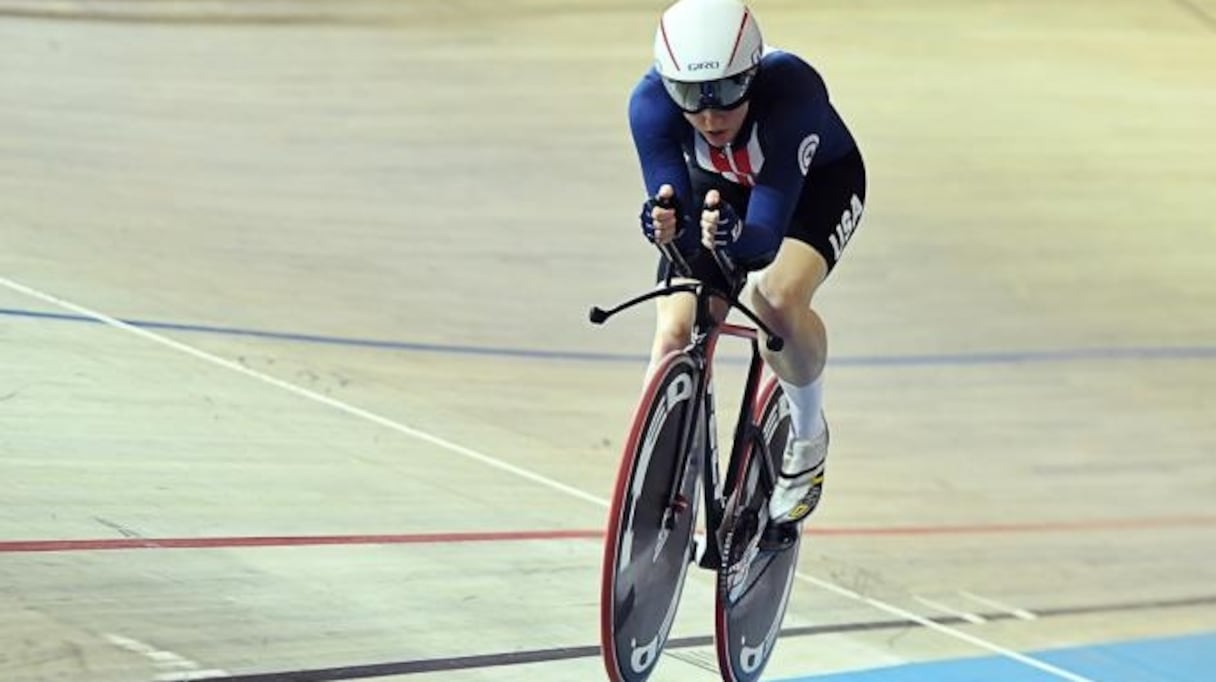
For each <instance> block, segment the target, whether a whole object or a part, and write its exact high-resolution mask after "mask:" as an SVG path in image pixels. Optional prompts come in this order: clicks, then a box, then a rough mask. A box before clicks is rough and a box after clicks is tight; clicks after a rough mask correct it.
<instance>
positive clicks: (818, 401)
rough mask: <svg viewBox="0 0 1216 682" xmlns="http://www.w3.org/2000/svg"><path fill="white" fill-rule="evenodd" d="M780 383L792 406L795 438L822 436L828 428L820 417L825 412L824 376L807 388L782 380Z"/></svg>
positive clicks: (791, 413) (791, 424) (791, 422)
mask: <svg viewBox="0 0 1216 682" xmlns="http://www.w3.org/2000/svg"><path fill="white" fill-rule="evenodd" d="M778 381H780V382H781V390H783V391H785V397H786V399H787V400H788V401H789V404H790V426H791V427H792V428H793V429H794V436H793V437H794V438H801V439H806V440H809V439H811V438H816V437H818V436H820V435H822V434H823V431H824V429H826V428H827V424H825V423H824V421H823V419H822V418H821V416H820V415H821V413H822V412H823V375H822V374H821V375H819V378H818V379H815V380H814V381H812V382H811V383H809V384H807V385H806V386H795V385H793V384H791V383H789V382H787V381H785V380H784V379H781V378H778Z"/></svg>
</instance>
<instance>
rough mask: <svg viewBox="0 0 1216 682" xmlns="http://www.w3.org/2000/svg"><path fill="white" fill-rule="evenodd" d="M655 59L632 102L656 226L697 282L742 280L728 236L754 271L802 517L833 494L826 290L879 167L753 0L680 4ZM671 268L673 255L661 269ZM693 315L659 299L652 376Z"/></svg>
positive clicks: (783, 511)
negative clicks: (817, 303) (869, 174)
mask: <svg viewBox="0 0 1216 682" xmlns="http://www.w3.org/2000/svg"><path fill="white" fill-rule="evenodd" d="M654 60H655V64H654V67H653V68H651V69H650V70H649V71H648V72H647V73H646V75H645V76H643V78H642V79H641V82H639V83H638V85H637V87H636V88H635V89H634V90H633V93H632V95H631V97H630V101H629V123H630V128H631V131H632V134H633V140H634V144H635V146H636V147H637V153H638V158H639V161H640V165H641V171H642V176H643V180H644V183H645V187H646V192H647V195H648V197H650V198H649V199H648V200H647V201H646V202H645V204H644V205H643V208H642V213H641V216H640V218H641V226H642V231H643V233H644V234H645V235H646V237H647V238H648V239H650V240H651V241H652V242H655V243H659V244H667V243H674V245H675V246H676V247H677V248H678V249H679V250H680V251H681V252H682V253H683V254H684V255H685V256H686V257H687V258H688V259H689V263H690V265H691V267H692V270H693V277H694V278H695V279H697V280H700V281H706V282H710V283H713V284H716V285H717V286H719V287H720V288H726V287H727V286H728V284H727V283H726V282H725V279H724V277H723V275H722V274H721V272H720V271H719V269H718V267H717V265H716V262H715V260H714V259H713V257H712V254H711V253H710V252H709V251H708V250H707V249H712V248H714V247H718V248H721V249H724V250H725V251H726V252H727V253H728V255H730V256H731V257H732V259H733V261H734V262H735V264H736V266H737V267H740V268H742V269H744V270H747V271H755V272H753V274H752V276H751V277H750V278H749V283H748V286H747V287H746V288H745V289H744V290H743V292H742V294H741V297H742V300H743V301H744V302H746V303H749V304H750V305H751V307H752V308H753V310H755V311H756V313H757V314H758V315H759V316H760V317H761V318H762V319H763V320H764V321H765V322H766V323H767V324H768V325H770V326H771V327H772V329H773V331H774V333H776V334H779V335H781V336H783V337H784V338H785V348H784V349H783V350H782V351H780V352H771V351H768V350H767V349H766V348H765V346H764V344H761V349H762V351H763V353H764V359H765V361H766V363H767V364H768V366H769V367H770V368H771V369H772V370H773V372H774V373H775V374H776V375H777V378H778V380H779V381H780V382H781V387H782V389H783V390H784V392H785V395H786V397H787V399H788V402H789V408H790V418H791V427H792V433H791V436H790V438H789V440H788V442H787V447H786V451H785V453H784V455H783V459H782V465H781V473H780V477H779V480H778V483H777V488H776V490H775V492H774V494H773V497H772V499H771V500H770V502H769V514H770V517H771V518H772V519H773V521H775V522H777V523H796V522H799V521H801V520H802V519H804V518H805V517H806V516H807V515H809V514H810V513H811V512H812V511H813V510H814V509H815V507H816V505H817V504H818V502H819V498H820V495H821V493H822V486H823V473H824V464H825V460H826V457H827V447H828V428H827V421H826V418H825V417H824V414H823V378H822V373H823V368H824V363H825V359H826V355H827V333H826V331H825V328H824V323H823V320H822V319H821V318H820V317H819V315H818V314H817V313H816V312H815V311H814V310H813V309H812V300H813V298H814V295H815V292H816V290H817V289H818V288H819V286H820V284H822V282H823V281H824V279H825V278H826V277H827V275H828V273H830V272H831V270H832V268H833V267H834V266H835V265H836V263H837V262H838V261H839V260H840V257H841V254H842V252H843V250H844V248H845V245H846V244H847V243H848V241H849V239H850V238H851V237H852V236H853V233H854V231H855V230H856V229H857V226H858V222H859V220H860V219H861V214H862V210H863V204H864V201H865V190H866V174H865V166H864V164H863V162H862V158H861V154H860V152H859V151H858V149H857V145H856V144H855V142H854V140H853V136H852V134H851V133H850V132H849V130H848V128H847V127H846V126H845V124H844V122H843V121H842V120H841V117H840V115H839V114H838V113H837V111H836V109H835V108H834V107H833V106H832V104H831V102H830V101H829V99H828V92H827V89H826V87H825V85H824V81H823V79H822V78H821V77H820V75H819V73H818V72H817V71H816V70H815V69H814V68H813V67H812V66H811V65H809V64H808V63H807V62H806V61H804V60H803V59H801V58H799V57H798V56H796V55H794V54H792V53H789V52H784V51H780V50H776V49H772V48H768V47H766V46H765V45H764V42H763V39H762V37H761V34H760V28H759V26H758V25H757V23H756V19H755V17H754V16H753V15H752V13H751V11H750V10H749V9H748V8H747V7H746V6H745V5H743V4H742V3H741V2H739V1H738V0H679V1H678V2H676V3H675V4H674V5H671V6H670V7H669V8H668V9H667V10H666V11H665V12H664V13H663V15H662V17H661V19H660V20H659V26H658V29H657V30H656V32H655V41H654ZM669 267H670V264H669V263H667V262H666V259H665V258H662V257H661V258H660V263H659V272H658V277H659V279H664V278H665V277H666V275H667V269H668V268H669ZM720 314H725V311H724V310H723V311H720ZM693 317H694V303H693V297H692V295H691V294H680V295H676V296H670V297H663V298H661V299H659V303H658V324H657V328H656V330H655V338H654V343H653V346H652V349H651V364H650V370H648V375H649V372H650V371H652V370H653V369H654V368H655V367H656V366H657V364H658V362H659V360H660V359H661V358H662V357H663V356H664V355H666V354H667V353H668V352H671V351H673V350H679V349H681V348H683V347H684V346H685V345H687V344H688V342H689V338H690V334H691V329H692V323H693Z"/></svg>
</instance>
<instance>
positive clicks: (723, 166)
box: [693, 126, 764, 187]
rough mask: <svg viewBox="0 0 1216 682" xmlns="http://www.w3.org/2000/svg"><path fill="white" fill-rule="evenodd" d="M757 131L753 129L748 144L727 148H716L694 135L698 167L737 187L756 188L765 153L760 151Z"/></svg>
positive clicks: (728, 146)
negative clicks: (719, 175) (719, 176)
mask: <svg viewBox="0 0 1216 682" xmlns="http://www.w3.org/2000/svg"><path fill="white" fill-rule="evenodd" d="M757 129H758V126H753V127H752V135H751V137H750V138H749V139H748V141H747V144H743V145H738V144H736V145H727V146H726V147H725V148H719V147H714V146H712V145H710V144H709V143H708V142H706V141H705V138H703V137H701V136H700V135H694V136H693V137H694V138H695V139H696V142H695V146H696V152H697V165H698V166H700V167H701V168H704V169H705V170H707V171H710V172H711V173H719V174H721V175H722V177H724V178H726V179H727V180H730V181H731V182H733V183H735V184H737V185H743V186H744V187H754V186H755V185H756V176H757V175H759V174H760V169H761V167H763V166H764V151H763V150H761V149H760V135H759V133H758V132H757Z"/></svg>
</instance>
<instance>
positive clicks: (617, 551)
mask: <svg viewBox="0 0 1216 682" xmlns="http://www.w3.org/2000/svg"><path fill="white" fill-rule="evenodd" d="M697 372H698V370H697V368H696V365H695V363H694V362H693V360H692V359H691V358H690V357H689V356H688V355H687V354H686V353H684V352H676V353H672V354H670V355H668V356H667V357H665V358H664V359H663V361H662V362H661V363H660V365H659V367H658V368H657V369H656V370H655V372H654V374H653V376H652V378H651V379H650V381H649V382H648V383H647V386H646V389H645V391H644V392H643V394H642V398H641V400H640V401H639V402H638V407H637V409H636V411H635V414H634V418H633V423H632V426H631V428H630V431H629V436H628V437H627V438H626V441H625V444H624V448H623V453H622V457H621V464H620V468H619V470H618V472H617V478H616V484H615V487H614V489H613V495H612V505H611V508H610V510H609V514H608V528H607V532H606V534H605V542H604V559H603V568H602V571H603V573H602V581H601V594H600V646H601V652H602V654H603V659H604V665H605V668H606V669H607V672H608V677H609V679H610V680H612V681H613V682H642V681H643V680H645V679H647V678H648V677H649V676H650V674H651V673H652V672H653V671H654V668H655V665H656V664H657V663H658V660H659V657H660V655H661V654H662V652H663V647H664V645H665V644H666V642H667V637H668V635H669V634H670V632H671V626H672V623H673V622H674V620H675V613H676V609H677V607H678V606H679V601H680V596H681V592H682V591H683V586H684V579H685V577H686V575H687V573H688V566H689V563H690V562H691V553H692V547H693V544H692V543H693V530H694V528H695V526H696V523H695V522H696V508H697V491H698V485H697V483H698V480H699V472H700V457H698V456H696V455H697V450H696V448H698V447H702V446H703V443H704V429H703V428H700V427H701V425H702V424H703V423H704V418H703V417H704V414H703V412H702V418H700V419H698V422H699V423H698V425H697V426H698V430H697V432H696V434H695V437H694V439H693V441H692V443H693V452H692V453H690V459H689V462H688V466H687V468H686V470H685V475H684V480H683V482H682V484H681V494H682V495H683V497H684V499H685V500H686V501H687V502H688V507H687V510H686V511H685V512H683V513H681V514H679V515H677V516H676V518H675V524H674V527H673V528H671V529H670V531H668V532H667V533H666V535H664V534H663V533H662V532H661V529H660V526H661V525H662V518H663V513H664V511H665V509H666V507H667V500H668V494H669V492H670V490H671V485H672V483H673V477H674V476H675V469H676V466H675V465H676V463H677V455H678V454H680V453H678V452H676V450H678V448H679V441H680V439H681V435H682V434H681V433H680V431H681V428H680V426H681V424H682V423H684V421H685V418H686V417H687V416H688V415H689V412H688V411H689V410H692V409H693V408H694V407H696V400H694V399H693V398H695V396H694V395H693V394H694V393H695V387H696V383H697Z"/></svg>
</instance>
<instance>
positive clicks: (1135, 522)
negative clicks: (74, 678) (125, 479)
mask: <svg viewBox="0 0 1216 682" xmlns="http://www.w3.org/2000/svg"><path fill="white" fill-rule="evenodd" d="M1195 526H1216V516H1166V517H1156V518H1142V519H1101V520H1092V521H1043V522H1032V523H998V524H970V525H941V526H889V527H877V526H873V527H865V526H859V527H853V528H849V527H836V528H810V529H808V530H807V534H808V535H815V536H835V537H875V536H885V537H909V536H918V537H919V536H926V535H999V534H1014V533H1059V532H1069V531H1074V532H1075V531H1112V530H1146V529H1153V528H1182V527H1195ZM602 536H603V533H602V532H601V531H598V530H541V531H499V532H490V531H487V532H466V533H408V534H394V535H293V536H249V537H211V538H206V537H202V538H100V539H93V540H10V541H0V554H12V553H18V552H85V551H106V550H120V549H128V550H130V549H223V548H239V547H318V546H325V545H423V544H439V545H446V544H457V543H465V542H523V541H529V540H599V539H600V538H601V537H602Z"/></svg>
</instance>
